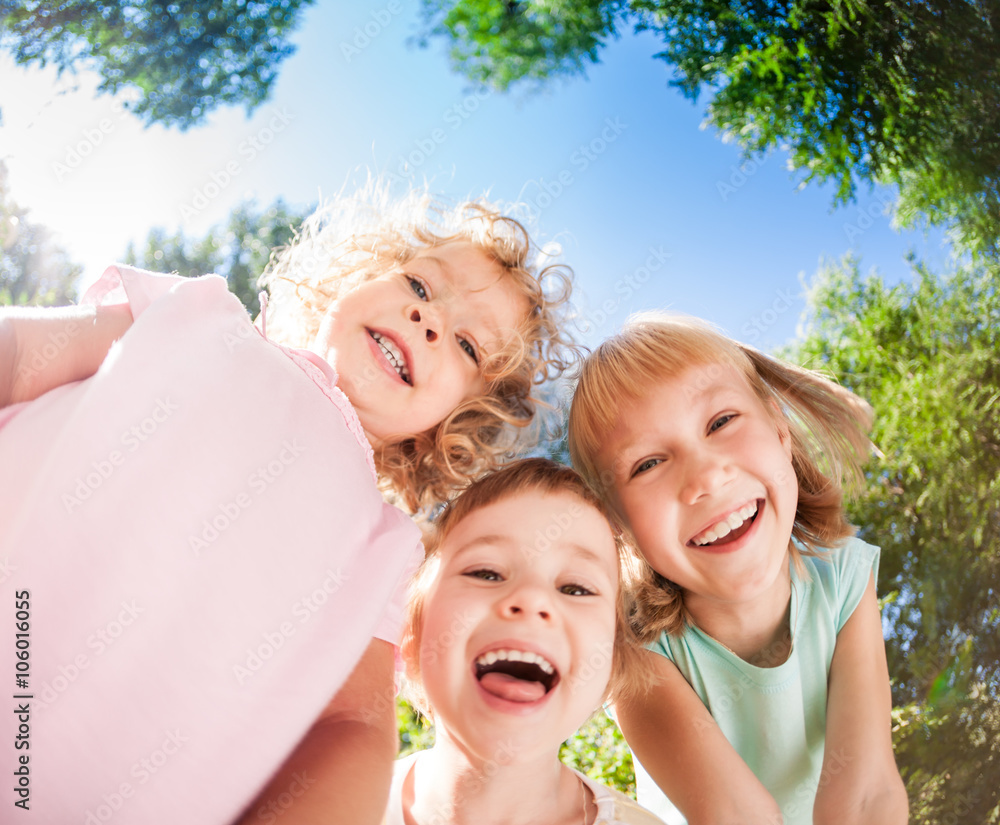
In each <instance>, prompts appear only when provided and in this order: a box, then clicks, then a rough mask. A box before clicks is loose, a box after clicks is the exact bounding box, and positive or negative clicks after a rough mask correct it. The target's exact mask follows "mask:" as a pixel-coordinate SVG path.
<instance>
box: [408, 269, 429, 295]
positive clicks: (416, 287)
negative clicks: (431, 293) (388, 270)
mask: <svg viewBox="0 0 1000 825" xmlns="http://www.w3.org/2000/svg"><path fill="white" fill-rule="evenodd" d="M406 280H407V281H408V282H409V284H410V289H412V290H413V294H414V295H416V296H417V297H418V298H419V299H420V300H421V301H426V300H429V299H428V297H427V287H425V286H424V285H423V283H421V282H420V281H418V280H417V279H416V278H414V277H412V276H410V275H407V276H406Z"/></svg>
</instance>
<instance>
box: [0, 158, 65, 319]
mask: <svg viewBox="0 0 1000 825" xmlns="http://www.w3.org/2000/svg"><path fill="white" fill-rule="evenodd" d="M7 177H8V174H7V165H6V164H5V163H4V162H3V161H2V160H0V306H12V305H13V306H28V305H31V306H64V305H66V304H71V303H73V300H74V297H75V295H76V287H75V283H76V279H77V278H78V277H79V275H80V273H81V272H82V271H83V268H82V267H81V266H80V265H79V264H74V263H71V262H70V260H69V258H68V256H67V255H66V252H65V251H64V250H63V249H62V248H61V247H60V246H58V245H57V244H56V243H55V242H54V241H53V240H52V235H51V233H50V232H49V230H48V229H47V228H46V227H44V226H42V225H41V224H37V223H34V222H33V221H31V220H29V218H28V210H27V209H23V208H22V207H20V206H18V205H17V204H16V203H15V202H14V201H13V200H12V199H11V197H10V193H9V189H8V183H7Z"/></svg>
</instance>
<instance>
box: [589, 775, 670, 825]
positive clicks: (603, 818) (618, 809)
mask: <svg viewBox="0 0 1000 825" xmlns="http://www.w3.org/2000/svg"><path fill="white" fill-rule="evenodd" d="M577 774H578V775H579V776H580V779H581V780H582V782H583V783H584V784H585V785H586V786H587V787H588V788H589V789H590V791H591V793H593V795H594V801H595V802H596V803H597V819H596V825H663V820H661V819H660V818H659V817H658V816H656V815H655V814H652V813H650V812H649V811H647V810H646V809H645V808H643V807H642V806H641V805H640V804H639V803H638V802H636V801H635V800H634V799H630V798H629V797H627V796H626V795H625V794H623V793H622V792H621V791H618V790H615V789H614V788H609V787H608V786H607V785H602V784H601V783H600V782H596V781H595V780H593V779H591V778H590V777H588V776H585V775H584V774H582V773H579V771H577Z"/></svg>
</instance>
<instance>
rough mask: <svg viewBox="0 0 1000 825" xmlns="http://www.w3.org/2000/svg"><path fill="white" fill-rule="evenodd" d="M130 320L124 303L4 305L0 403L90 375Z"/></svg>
mask: <svg viewBox="0 0 1000 825" xmlns="http://www.w3.org/2000/svg"><path fill="white" fill-rule="evenodd" d="M131 325H132V312H131V310H130V309H129V308H128V305H127V304H121V305H119V306H108V307H93V306H80V307H60V308H58V309H37V308H35V309H9V310H5V311H4V312H3V314H0V407H6V406H8V405H9V404H17V403H18V402H20V401H31V400H33V399H35V398H38V396H40V395H43V394H44V393H46V392H48V391H49V390H51V389H54V388H55V387H58V386H61V385H62V384H68V383H69V382H71V381H79V380H81V379H83V378H87V377H89V376H91V375H93V374H94V373H95V372H97V368H98V367H99V366H100V365H101V362H102V361H103V360H104V357H105V356H106V355H107V354H108V350H109V349H110V348H111V345H112V344H113V343H114V342H115V341H116V340H117V339H118V338H121V336H122V335H124V334H125V331H126V330H127V329H128V328H129V327H130V326H131Z"/></svg>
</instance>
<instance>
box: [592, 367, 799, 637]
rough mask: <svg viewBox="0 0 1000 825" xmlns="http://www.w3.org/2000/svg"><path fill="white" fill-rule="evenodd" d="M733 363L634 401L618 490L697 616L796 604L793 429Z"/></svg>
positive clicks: (619, 444) (625, 425) (640, 535)
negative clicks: (790, 597) (792, 594)
mask: <svg viewBox="0 0 1000 825" xmlns="http://www.w3.org/2000/svg"><path fill="white" fill-rule="evenodd" d="M779 422H780V419H779V418H776V417H772V416H771V415H770V414H769V412H768V410H767V409H766V408H765V406H764V405H763V404H762V403H761V401H760V400H759V398H758V397H757V395H756V393H755V392H754V391H753V390H752V389H751V388H750V386H749V385H748V384H747V381H746V379H745V378H744V377H743V375H742V374H741V373H740V372H739V371H737V370H736V369H735V368H734V367H732V366H728V365H727V366H723V365H720V364H707V365H701V366H693V367H689V368H688V369H687V370H685V371H684V372H682V373H680V374H679V375H677V376H676V377H674V378H670V379H667V380H664V381H662V382H660V383H659V384H657V385H655V386H653V387H651V388H650V390H649V392H647V393H646V394H645V395H644V396H643V397H642V398H640V399H637V400H634V401H632V402H628V403H626V404H625V405H624V406H623V411H622V415H621V418H620V419H619V423H618V425H617V427H616V428H615V429H614V431H613V432H612V433H611V434H610V437H609V438H608V440H607V442H606V443H605V446H604V449H603V450H602V452H601V456H600V462H601V464H602V465H603V466H604V467H611V468H613V469H612V471H611V473H612V475H611V491H610V492H611V495H612V498H613V500H614V504H615V507H616V508H617V509H618V510H619V512H620V513H621V514H622V516H623V518H624V519H625V521H626V522H627V524H628V525H629V527H630V528H631V530H632V532H633V534H634V535H635V538H636V541H637V543H638V545H639V548H640V549H641V551H642V554H643V556H644V557H645V558H646V560H647V561H648V562H649V564H650V565H651V566H652V567H653V569H654V570H656V571H657V572H658V573H660V574H661V575H662V576H665V577H666V578H668V579H670V581H672V582H674V583H675V584H677V585H678V586H679V587H680V588H681V589H682V590H683V591H684V601H685V605H686V607H687V609H688V611H689V612H690V613H691V616H692V618H694V620H695V621H696V623H699V621H698V620H699V616H700V615H701V616H705V615H708V611H714V610H719V609H720V608H721V609H724V610H732V609H736V610H743V609H746V608H747V607H750V606H752V605H759V606H762V607H763V606H766V605H769V604H771V603H775V604H780V603H781V601H782V600H783V599H787V570H788V546H789V540H790V538H791V532H792V524H793V522H794V519H795V509H796V503H797V500H798V484H797V481H796V477H795V472H794V469H793V467H792V462H791V441H790V437H789V435H788V431H787V428H782V429H780V430H779V426H780V424H779Z"/></svg>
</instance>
